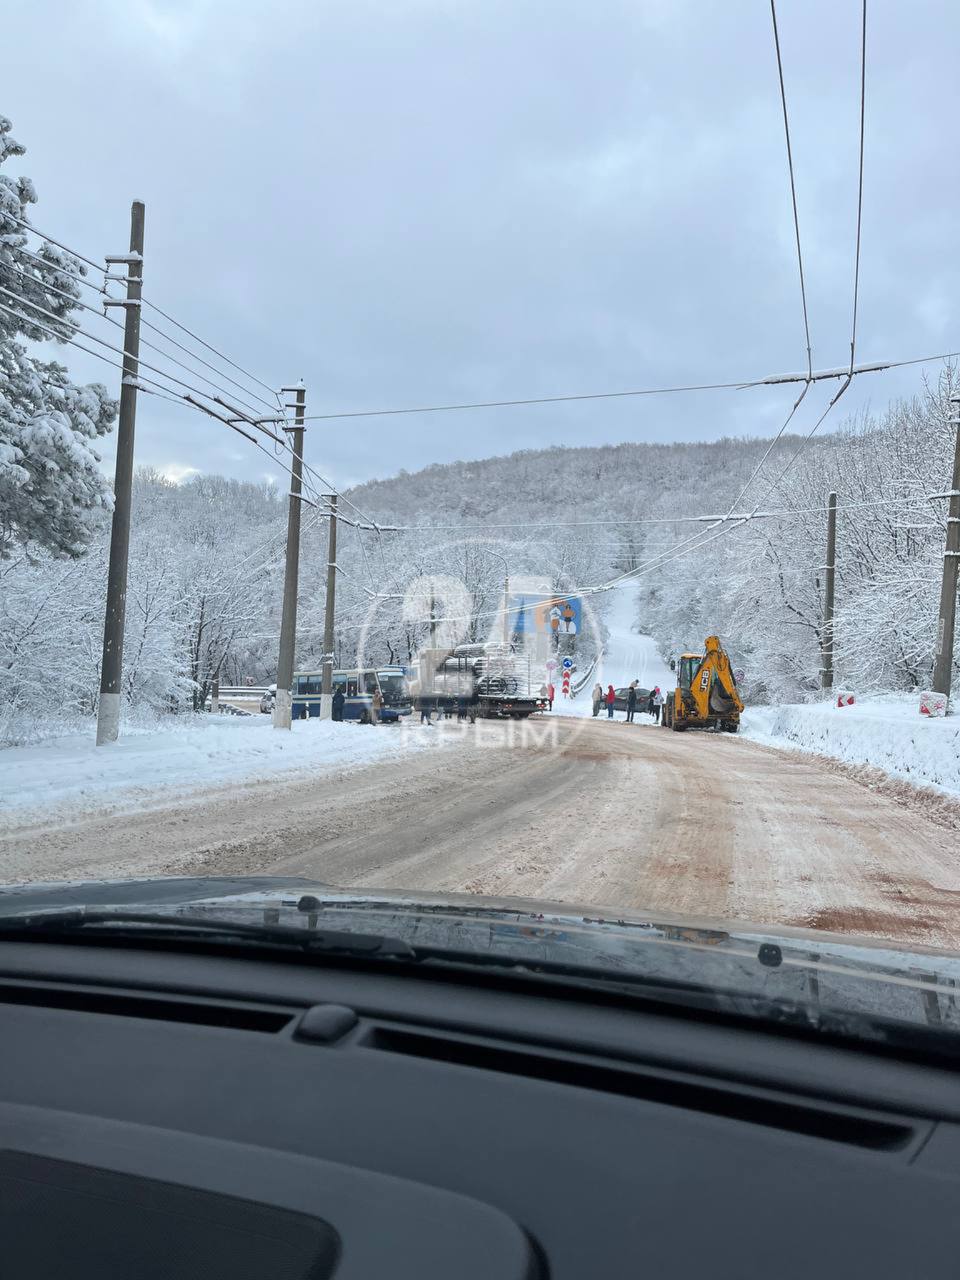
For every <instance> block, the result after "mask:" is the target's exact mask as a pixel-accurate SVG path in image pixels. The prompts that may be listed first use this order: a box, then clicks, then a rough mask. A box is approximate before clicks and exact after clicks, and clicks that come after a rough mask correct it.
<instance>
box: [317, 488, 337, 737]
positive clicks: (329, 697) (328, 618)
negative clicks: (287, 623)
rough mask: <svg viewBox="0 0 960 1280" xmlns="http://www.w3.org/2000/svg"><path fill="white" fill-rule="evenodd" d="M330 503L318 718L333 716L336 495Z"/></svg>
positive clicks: (331, 496)
mask: <svg viewBox="0 0 960 1280" xmlns="http://www.w3.org/2000/svg"><path fill="white" fill-rule="evenodd" d="M327 500H328V502H329V503H330V539H329V542H328V544H327V546H328V550H327V604H326V611H325V613H324V615H323V672H322V681H321V684H320V719H321V720H331V719H332V718H333V618H334V609H335V603H336V592H337V495H336V494H335V493H331V494H328V495H327Z"/></svg>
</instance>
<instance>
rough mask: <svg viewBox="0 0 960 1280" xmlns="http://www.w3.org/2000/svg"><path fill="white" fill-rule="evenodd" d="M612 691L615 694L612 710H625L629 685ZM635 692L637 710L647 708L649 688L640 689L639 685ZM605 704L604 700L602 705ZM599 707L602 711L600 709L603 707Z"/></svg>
mask: <svg viewBox="0 0 960 1280" xmlns="http://www.w3.org/2000/svg"><path fill="white" fill-rule="evenodd" d="M613 692H614V694H615V697H614V701H613V709H614V711H626V709H627V694H629V692H630V689H629V687H626V686H625V687H624V688H622V689H614V691H613ZM636 692H637V710H638V711H646V709H647V706H646V703H647V699H648V698H649V697H650V690H649V689H641V688H639V686H638V688H637V691H636ZM606 705H607V704H606V702H604V704H603V706H604V707H605V706H606ZM600 709H601V711H602V710H603V707H601V708H600Z"/></svg>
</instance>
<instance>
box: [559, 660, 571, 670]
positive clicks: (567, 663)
mask: <svg viewBox="0 0 960 1280" xmlns="http://www.w3.org/2000/svg"><path fill="white" fill-rule="evenodd" d="M560 665H561V666H562V667H563V669H564V671H569V670H570V668H571V667H572V666H573V659H572V658H564V659H563V662H562V663H561V664H560Z"/></svg>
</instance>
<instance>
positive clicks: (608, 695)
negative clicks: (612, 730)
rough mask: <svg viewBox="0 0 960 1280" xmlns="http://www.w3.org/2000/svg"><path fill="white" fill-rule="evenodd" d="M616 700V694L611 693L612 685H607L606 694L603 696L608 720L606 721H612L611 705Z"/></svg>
mask: <svg viewBox="0 0 960 1280" xmlns="http://www.w3.org/2000/svg"><path fill="white" fill-rule="evenodd" d="M616 700H617V695H616V694H615V693H614V691H613V685H612V684H608V685H607V692H606V695H605V697H604V701H605V702H606V704H607V719H608V720H612V719H613V704H614V703H615V702H616Z"/></svg>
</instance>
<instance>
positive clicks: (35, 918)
mask: <svg viewBox="0 0 960 1280" xmlns="http://www.w3.org/2000/svg"><path fill="white" fill-rule="evenodd" d="M107 925H138V926H146V927H145V928H143V935H144V936H151V937H156V936H158V933H160V934H167V935H169V934H175V933H180V932H182V931H189V932H191V933H194V934H197V935H201V936H205V937H230V938H242V939H249V940H250V941H252V942H271V943H276V944H283V945H287V946H292V947H297V948H299V949H300V950H302V951H306V952H311V953H312V952H330V953H332V954H339V955H351V956H369V957H371V958H378V959H379V958H387V957H389V958H391V959H399V960H413V959H416V958H417V955H416V952H415V951H414V949H413V947H411V946H409V945H408V944H407V943H406V942H404V941H403V939H402V938H393V937H390V936H389V935H386V934H377V933H352V932H350V931H349V930H346V929H343V930H339V929H307V928H303V927H299V928H298V927H294V926H290V925H282V924H244V923H241V922H240V921H234V920H220V919H217V918H215V917H204V918H201V917H199V916H182V915H165V914H163V913H162V912H151V911H99V910H93V911H90V910H87V909H86V908H80V909H74V910H67V911H35V912H30V913H29V914H26V913H25V914H22V915H9V916H4V915H0V938H2V937H3V936H4V935H5V934H12V935H13V936H22V935H24V934H27V935H37V934H39V935H42V936H51V935H54V936H55V935H56V934H59V933H73V932H75V931H77V930H80V929H87V928H91V927H96V926H107Z"/></svg>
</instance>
